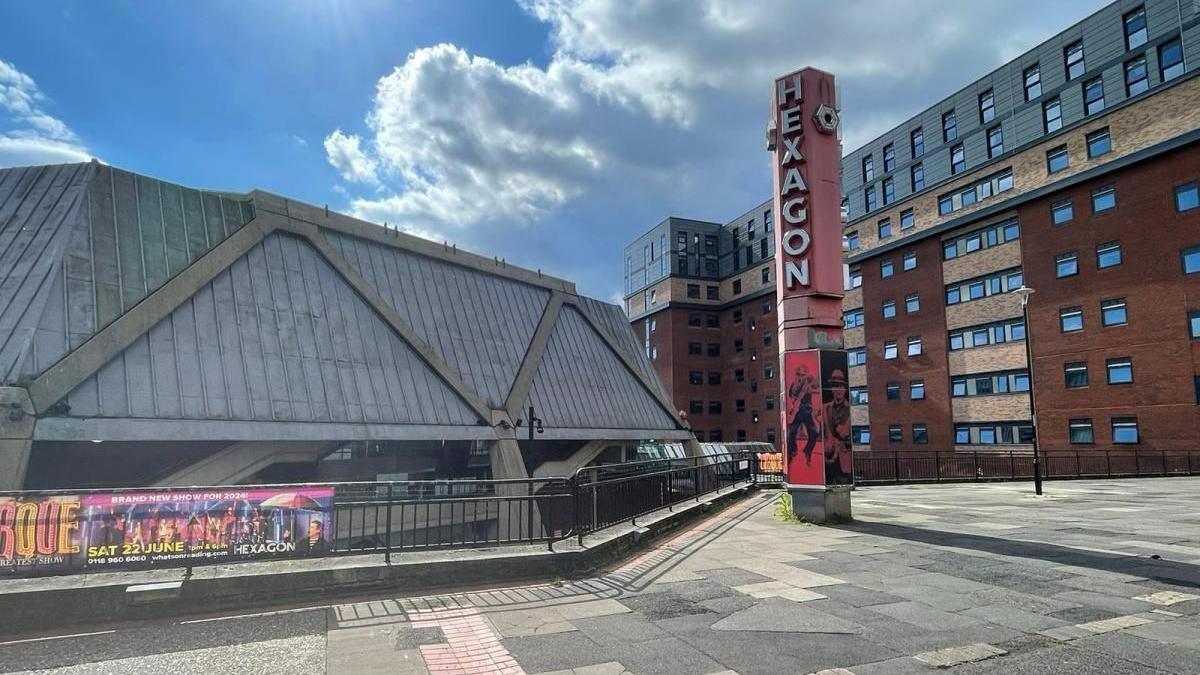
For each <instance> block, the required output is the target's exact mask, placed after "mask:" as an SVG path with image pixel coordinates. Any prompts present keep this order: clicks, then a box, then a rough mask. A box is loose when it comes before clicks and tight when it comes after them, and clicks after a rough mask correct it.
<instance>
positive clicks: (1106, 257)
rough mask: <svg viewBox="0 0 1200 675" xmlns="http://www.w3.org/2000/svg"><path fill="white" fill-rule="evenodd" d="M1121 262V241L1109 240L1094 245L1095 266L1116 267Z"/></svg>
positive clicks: (1101, 267)
mask: <svg viewBox="0 0 1200 675" xmlns="http://www.w3.org/2000/svg"><path fill="white" fill-rule="evenodd" d="M1120 264H1121V242H1119V241H1109V242H1105V243H1103V244H1097V245H1096V267H1097V268H1098V269H1104V268H1106V267H1116V266H1117V265H1120Z"/></svg>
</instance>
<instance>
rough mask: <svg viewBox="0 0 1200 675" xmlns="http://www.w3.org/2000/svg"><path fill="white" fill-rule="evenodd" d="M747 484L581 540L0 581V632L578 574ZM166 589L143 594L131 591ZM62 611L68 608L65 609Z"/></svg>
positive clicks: (747, 489)
mask: <svg viewBox="0 0 1200 675" xmlns="http://www.w3.org/2000/svg"><path fill="white" fill-rule="evenodd" d="M755 490H756V486H754V485H753V484H750V483H747V484H744V485H738V486H734V487H730V488H726V489H725V490H724V491H722V492H721V493H720V494H714V495H710V496H709V497H707V498H704V499H702V500H700V501H687V502H684V503H681V504H677V505H675V506H674V507H673V508H672V509H671V510H669V511H668V510H667V509H662V510H660V511H657V512H654V513H652V514H648V515H646V516H643V517H640V518H638V519H637V525H636V526H635V525H632V524H628V523H626V524H624V525H619V526H614V527H611V528H608V529H606V530H605V531H603V532H599V533H597V534H594V535H590V536H588V537H585V538H584V543H583V546H579V545H578V543H577V542H576V540H575V539H574V538H571V539H566V540H563V541H561V542H556V543H555V544H554V549H553V550H549V549H548V547H546V546H544V545H538V546H507V547H499V548H491V549H455V550H446V551H419V552H406V553H393V554H392V562H391V564H390V565H389V564H387V563H386V562H385V561H384V557H383V555H382V554H369V555H358V556H338V557H330V558H322V559H315V560H281V561H271V562H256V563H242V564H239V565H212V566H205V567H196V568H194V569H193V573H192V574H191V576H187V574H186V570H185V569H182V568H174V569H159V570H147V571H139V572H103V573H92V574H75V575H67V576H58V577H37V578H24V579H0V616H4V617H5V620H4V621H3V622H0V635H4V636H9V637H11V636H17V635H28V634H33V633H38V632H44V631H50V630H55V629H60V628H63V627H66V626H72V625H82V624H101V623H110V622H128V621H140V620H147V619H159V618H177V617H187V616H198V615H205V614H212V613H214V612H223V611H230V610H237V611H263V610H269V609H272V608H280V607H285V606H297V605H301V606H303V605H306V604H310V603H311V604H320V603H322V602H333V601H337V600H348V599H352V598H354V597H356V596H359V595H362V594H364V593H367V592H375V591H379V590H385V589H386V590H389V591H395V592H397V593H398V594H399V595H403V594H406V593H408V594H412V593H419V594H421V595H426V594H430V593H437V592H439V591H450V590H457V589H463V588H469V587H472V586H474V587H479V586H482V585H485V584H498V583H518V582H529V581H537V580H542V581H545V580H552V579H559V578H561V579H572V578H580V577H583V576H586V575H588V574H589V573H591V572H594V571H595V570H597V569H600V568H603V567H605V566H608V565H611V564H613V563H615V562H617V561H619V560H621V559H623V558H624V557H627V556H629V555H630V554H631V553H632V552H634V551H635V550H638V549H642V548H646V547H648V546H650V545H651V544H652V543H653V542H654V541H656V540H658V539H660V538H662V537H664V536H666V535H667V534H669V533H670V532H671V531H673V530H675V529H677V528H678V527H679V526H681V525H683V524H686V523H687V522H689V521H691V520H693V519H695V518H697V517H699V516H700V515H701V514H703V513H705V512H709V511H711V510H713V509H720V508H724V507H725V506H728V505H730V504H732V503H733V502H735V501H737V500H739V499H741V498H743V497H745V496H746V495H748V494H750V493H752V492H754V491H755ZM167 585H170V586H172V588H173V589H175V590H173V592H171V593H160V594H156V597H155V598H152V599H151V598H147V597H142V595H141V594H139V593H134V592H130V589H131V588H134V589H135V590H136V588H137V587H147V586H150V587H154V588H158V587H160V586H162V587H165V586H167ZM68 608H69V611H66V610H67V609H68Z"/></svg>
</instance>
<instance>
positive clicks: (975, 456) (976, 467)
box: [971, 452, 979, 482]
mask: <svg viewBox="0 0 1200 675" xmlns="http://www.w3.org/2000/svg"><path fill="white" fill-rule="evenodd" d="M971 466H972V467H973V470H974V472H975V480H976V482H978V481H979V453H978V452H972V453H971Z"/></svg>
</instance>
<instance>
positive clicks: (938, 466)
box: [933, 450, 942, 483]
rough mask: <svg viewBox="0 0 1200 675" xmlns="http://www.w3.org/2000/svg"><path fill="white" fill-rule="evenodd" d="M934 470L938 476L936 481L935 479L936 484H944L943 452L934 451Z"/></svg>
mask: <svg viewBox="0 0 1200 675" xmlns="http://www.w3.org/2000/svg"><path fill="white" fill-rule="evenodd" d="M933 470H934V475H935V476H936V479H935V480H936V482H938V483H940V482H942V451H941V450H934V451H933Z"/></svg>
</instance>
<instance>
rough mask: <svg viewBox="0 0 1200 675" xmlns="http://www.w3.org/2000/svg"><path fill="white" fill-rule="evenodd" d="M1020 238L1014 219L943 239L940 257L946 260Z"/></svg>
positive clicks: (1019, 230) (1019, 231)
mask: <svg viewBox="0 0 1200 675" xmlns="http://www.w3.org/2000/svg"><path fill="white" fill-rule="evenodd" d="M1020 236H1021V227H1020V225H1019V224H1018V223H1017V219H1016V218H1010V219H1009V220H1005V221H1003V222H1000V223H996V224H995V225H988V226H987V227H984V228H982V229H979V230H973V231H971V232H968V233H966V234H961V235H958V236H956V237H953V238H950V239H945V240H943V241H942V257H944V258H945V259H946V260H950V259H953V258H957V257H959V256H963V255H966V254H968V253H974V252H975V251H979V250H981V249H984V248H990V247H992V246H999V245H1000V244H1004V243H1007V242H1010V241H1014V240H1016V239H1018V238H1019V237H1020Z"/></svg>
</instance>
